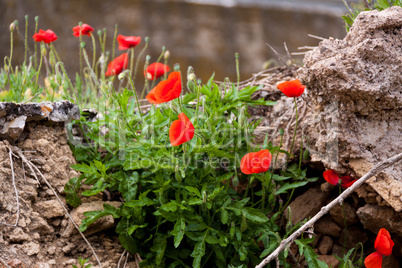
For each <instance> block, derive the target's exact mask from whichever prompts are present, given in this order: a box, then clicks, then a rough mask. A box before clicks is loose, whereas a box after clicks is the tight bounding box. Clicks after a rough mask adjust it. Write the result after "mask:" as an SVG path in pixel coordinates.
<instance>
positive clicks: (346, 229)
mask: <svg viewBox="0 0 402 268" xmlns="http://www.w3.org/2000/svg"><path fill="white" fill-rule="evenodd" d="M341 193H342V188H341V185H339V194H341ZM342 212H343V223H344V224H345V238H344V240H343V247H342V253H343V255H345V247H346V239H347V235H348V225H347V223H346V212H345V205H344V203H343V201H342Z"/></svg>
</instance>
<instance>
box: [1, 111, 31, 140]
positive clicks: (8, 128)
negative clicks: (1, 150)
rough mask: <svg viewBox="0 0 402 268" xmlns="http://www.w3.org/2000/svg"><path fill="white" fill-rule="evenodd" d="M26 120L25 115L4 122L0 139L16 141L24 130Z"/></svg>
mask: <svg viewBox="0 0 402 268" xmlns="http://www.w3.org/2000/svg"><path fill="white" fill-rule="evenodd" d="M26 119H27V117H26V116H25V115H21V116H19V117H17V118H15V119H13V120H12V121H10V122H5V123H4V126H3V129H2V130H1V132H0V138H3V139H7V140H9V141H10V142H14V141H15V140H17V139H18V138H19V136H20V135H21V133H22V131H23V130H24V127H25V121H26Z"/></svg>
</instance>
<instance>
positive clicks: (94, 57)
mask: <svg viewBox="0 0 402 268" xmlns="http://www.w3.org/2000/svg"><path fill="white" fill-rule="evenodd" d="M91 39H92V50H93V59H92V70H95V62H96V40H95V37H94V35H93V34H91Z"/></svg>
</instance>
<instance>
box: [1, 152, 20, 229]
mask: <svg viewBox="0 0 402 268" xmlns="http://www.w3.org/2000/svg"><path fill="white" fill-rule="evenodd" d="M8 149H9V150H10V165H11V176H12V178H13V187H14V191H15V197H16V198H17V219H16V220H15V224H8V223H3V222H0V224H2V225H6V226H11V227H15V226H17V225H18V220H19V218H20V199H19V196H18V190H17V186H16V184H15V174H14V163H13V155H12V153H13V152H12V150H11V148H10V147H8Z"/></svg>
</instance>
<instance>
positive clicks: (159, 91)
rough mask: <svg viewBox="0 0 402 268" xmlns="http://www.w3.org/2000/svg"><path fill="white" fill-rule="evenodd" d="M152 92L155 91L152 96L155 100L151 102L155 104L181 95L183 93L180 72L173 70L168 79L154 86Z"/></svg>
mask: <svg viewBox="0 0 402 268" xmlns="http://www.w3.org/2000/svg"><path fill="white" fill-rule="evenodd" d="M151 92H153V97H150V98H151V99H152V100H154V101H153V102H151V103H154V104H160V103H164V102H168V101H171V100H173V99H176V98H178V97H180V94H181V77H180V72H172V73H171V74H170V75H169V77H168V79H167V80H165V81H161V82H159V84H158V85H156V87H154V88H153V89H152V90H151ZM147 99H148V98H147Z"/></svg>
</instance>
